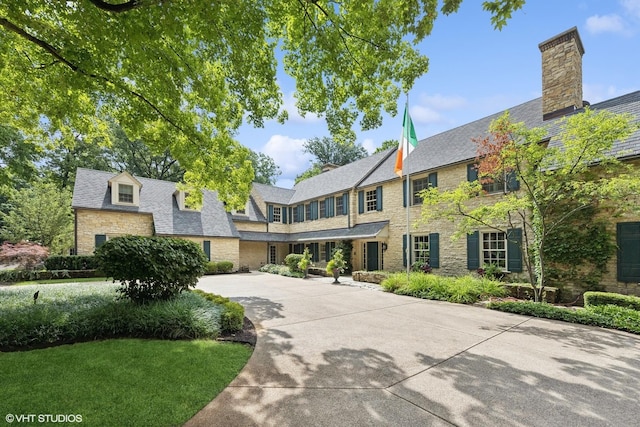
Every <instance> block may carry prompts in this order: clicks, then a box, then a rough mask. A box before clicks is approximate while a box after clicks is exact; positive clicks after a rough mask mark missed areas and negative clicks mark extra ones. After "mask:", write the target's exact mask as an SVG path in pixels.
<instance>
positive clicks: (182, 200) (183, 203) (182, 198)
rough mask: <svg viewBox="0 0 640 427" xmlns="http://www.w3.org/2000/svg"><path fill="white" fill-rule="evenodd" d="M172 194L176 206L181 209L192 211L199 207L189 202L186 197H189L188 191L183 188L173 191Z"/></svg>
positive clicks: (197, 209)
mask: <svg viewBox="0 0 640 427" xmlns="http://www.w3.org/2000/svg"><path fill="white" fill-rule="evenodd" d="M173 194H174V196H175V197H176V202H177V203H178V208H179V209H180V210H181V211H194V212H197V211H199V210H200V209H199V208H198V207H197V206H195V205H192V204H190V203H189V202H188V201H187V199H188V198H189V194H190V193H189V192H188V191H184V190H176V192H175V193H173Z"/></svg>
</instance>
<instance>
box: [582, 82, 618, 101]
mask: <svg viewBox="0 0 640 427" xmlns="http://www.w3.org/2000/svg"><path fill="white" fill-rule="evenodd" d="M629 92H630V91H629V90H625V89H619V88H617V87H615V86H613V85H609V86H606V85H597V84H595V85H594V84H583V85H582V93H583V94H584V96H583V98H584V99H585V100H586V101H589V102H590V103H591V104H595V103H598V102H600V101H604V100H606V99H611V98H615V97H616V96H620V95H624V94H625V93H629Z"/></svg>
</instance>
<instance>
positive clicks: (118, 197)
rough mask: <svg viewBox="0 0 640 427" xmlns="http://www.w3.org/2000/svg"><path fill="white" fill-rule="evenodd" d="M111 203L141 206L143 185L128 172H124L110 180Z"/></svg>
mask: <svg viewBox="0 0 640 427" xmlns="http://www.w3.org/2000/svg"><path fill="white" fill-rule="evenodd" d="M109 187H111V203H112V204H114V205H125V206H140V189H141V188H142V184H141V183H140V181H138V180H137V179H136V178H134V177H133V175H131V174H130V173H128V172H122V173H121V174H120V175H116V176H114V177H113V178H111V179H110V180H109Z"/></svg>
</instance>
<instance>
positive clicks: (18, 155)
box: [0, 125, 41, 188]
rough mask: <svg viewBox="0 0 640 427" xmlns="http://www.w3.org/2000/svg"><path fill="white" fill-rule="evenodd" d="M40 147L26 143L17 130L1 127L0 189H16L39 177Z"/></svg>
mask: <svg viewBox="0 0 640 427" xmlns="http://www.w3.org/2000/svg"><path fill="white" fill-rule="evenodd" d="M40 155H41V153H40V147H38V146H37V145H35V144H33V143H31V142H28V141H25V140H24V138H23V137H22V135H21V134H20V132H18V131H17V130H16V129H13V128H10V127H7V126H2V125H0V187H2V186H7V187H9V188H15V187H17V186H19V184H20V183H21V184H24V183H26V182H29V181H30V180H31V179H33V178H35V176H36V175H37V171H36V166H35V162H36V161H37V160H38V159H39V158H40Z"/></svg>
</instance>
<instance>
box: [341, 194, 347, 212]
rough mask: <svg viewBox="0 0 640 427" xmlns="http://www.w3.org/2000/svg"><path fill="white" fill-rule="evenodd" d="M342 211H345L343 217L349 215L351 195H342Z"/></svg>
mask: <svg viewBox="0 0 640 427" xmlns="http://www.w3.org/2000/svg"><path fill="white" fill-rule="evenodd" d="M342 206H343V208H342V210H343V215H348V214H349V193H344V194H343V195H342Z"/></svg>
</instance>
